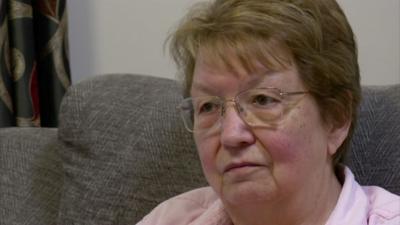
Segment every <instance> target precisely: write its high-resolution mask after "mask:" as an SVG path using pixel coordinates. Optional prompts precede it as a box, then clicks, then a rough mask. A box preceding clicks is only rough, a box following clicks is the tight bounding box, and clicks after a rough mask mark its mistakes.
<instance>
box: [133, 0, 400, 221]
mask: <svg viewBox="0 0 400 225" xmlns="http://www.w3.org/2000/svg"><path fill="white" fill-rule="evenodd" d="M170 43H171V49H172V54H173V57H174V59H175V60H176V62H177V64H178V67H179V68H180V69H181V70H182V74H183V75H184V76H183V79H184V84H185V90H186V92H185V94H186V97H187V98H186V99H184V101H183V102H182V104H181V105H180V106H179V108H180V109H181V111H182V117H183V120H184V122H185V126H186V128H187V129H188V130H189V131H191V132H193V135H194V139H195V142H196V145H197V149H198V153H199V156H200V160H201V164H202V167H203V172H204V174H205V176H206V178H207V181H208V183H209V184H210V186H211V187H205V188H200V189H197V190H193V191H190V192H188V193H184V194H182V195H179V196H177V197H174V198H172V199H170V200H167V201H166V202H164V203H162V204H160V205H159V206H158V207H157V208H155V209H154V210H153V211H152V212H151V213H150V214H149V215H147V216H146V217H145V218H144V219H143V220H142V221H141V222H139V224H141V225H145V224H151V225H181V224H182V225H183V224H198V225H211V224H214V225H217V224H218V225H228V224H234V225H258V224H259V225H267V224H271V225H300V224H301V225H305V224H310V225H311V224H312V225H320V224H321V225H322V224H330V225H361V224H362V225H364V224H369V225H372V224H385V225H389V224H390V225H395V224H396V225H399V224H400V209H399V208H400V198H399V196H396V195H394V194H391V193H389V192H387V191H385V190H383V189H381V188H379V187H362V186H360V185H359V184H358V183H357V182H356V181H355V180H354V176H353V174H352V173H351V171H350V170H349V169H348V168H346V167H345V166H344V165H342V164H341V162H342V159H343V155H344V152H345V151H346V149H347V146H348V143H349V141H350V138H351V135H352V133H353V130H354V126H355V123H356V116H357V107H358V104H359V102H360V83H359V68H358V63H357V49H356V43H355V41H354V36H353V32H352V30H351V27H350V26H349V24H348V21H347V19H346V17H345V15H344V14H343V11H342V10H341V8H340V7H339V5H338V4H337V3H336V2H335V0H215V1H213V2H211V3H203V4H201V5H197V7H195V8H193V10H192V11H190V12H189V13H188V15H187V17H186V18H185V19H184V20H183V21H182V23H181V24H180V25H179V27H178V28H177V30H176V31H175V32H174V33H173V35H172V36H171V39H170Z"/></svg>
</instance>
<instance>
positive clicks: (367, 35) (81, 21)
mask: <svg viewBox="0 0 400 225" xmlns="http://www.w3.org/2000/svg"><path fill="white" fill-rule="evenodd" d="M338 1H339V3H340V4H341V5H342V6H343V8H344V10H345V11H346V13H347V15H348V18H349V20H350V23H351V24H352V26H353V29H354V31H355V33H356V35H357V39H358V44H359V53H360V58H359V61H360V66H361V73H362V75H361V78H362V83H363V84H392V83H400V65H399V61H400V56H399V55H400V45H399V43H400V22H399V21H400V1H399V0H384V1H379V0H338ZM194 2H198V0H69V1H68V9H69V12H68V13H69V32H70V33H69V36H70V37H69V38H70V40H69V41H70V58H71V70H72V79H73V82H77V81H79V80H82V79H84V78H85V77H88V76H93V75H98V74H104V73H116V72H121V73H141V74H149V75H154V76H160V77H169V78H174V76H175V71H176V70H175V67H174V64H173V63H172V61H171V60H170V59H169V57H168V54H167V53H164V52H163V42H164V40H165V37H166V34H167V32H168V30H169V29H171V27H172V26H173V25H174V24H176V22H177V21H178V20H179V18H181V17H182V16H183V14H184V12H185V9H186V8H187V7H188V6H189V5H191V4H192V3H194Z"/></svg>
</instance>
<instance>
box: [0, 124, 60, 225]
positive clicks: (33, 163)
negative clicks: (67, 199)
mask: <svg viewBox="0 0 400 225" xmlns="http://www.w3.org/2000/svg"><path fill="white" fill-rule="evenodd" d="M56 141H57V129H54V128H2V129H0V171H1V172H0V178H1V179H0V225H22V224H43V225H46V224H56V222H57V217H58V206H59V199H60V196H61V188H62V185H63V173H62V163H61V160H60V157H59V155H58V152H57V149H56V146H57V145H56Z"/></svg>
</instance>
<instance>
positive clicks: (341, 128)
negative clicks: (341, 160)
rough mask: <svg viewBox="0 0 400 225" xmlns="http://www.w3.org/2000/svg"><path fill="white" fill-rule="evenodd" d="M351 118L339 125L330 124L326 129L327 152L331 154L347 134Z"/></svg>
mask: <svg viewBox="0 0 400 225" xmlns="http://www.w3.org/2000/svg"><path fill="white" fill-rule="evenodd" d="M350 126H351V119H349V120H347V121H346V122H344V123H342V124H341V125H336V126H335V125H332V126H330V128H329V130H328V135H329V137H328V153H329V154H330V155H331V156H333V155H334V154H335V153H336V151H337V150H338V148H339V147H340V145H342V143H343V142H344V140H345V139H346V137H347V135H348V134H349V130H350Z"/></svg>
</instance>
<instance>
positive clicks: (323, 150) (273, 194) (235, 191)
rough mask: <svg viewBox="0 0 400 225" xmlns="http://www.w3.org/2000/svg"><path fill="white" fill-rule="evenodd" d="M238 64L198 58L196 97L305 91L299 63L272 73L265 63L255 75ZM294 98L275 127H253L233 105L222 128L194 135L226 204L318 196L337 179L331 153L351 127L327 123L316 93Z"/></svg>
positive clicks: (193, 91) (211, 180) (207, 172)
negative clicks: (258, 90) (231, 65)
mask: <svg viewBox="0 0 400 225" xmlns="http://www.w3.org/2000/svg"><path fill="white" fill-rule="evenodd" d="M234 68H235V69H233V70H226V69H223V67H215V66H212V65H211V64H207V63H205V62H204V60H203V58H202V57H201V56H200V57H198V59H197V61H196V66H195V70H194V77H193V84H192V89H191V95H192V97H199V96H204V95H214V96H220V97H222V98H225V99H232V98H234V97H235V96H236V95H237V94H238V93H239V92H241V91H243V90H247V89H251V88H258V87H276V88H279V89H281V90H282V91H286V92H291V91H305V87H304V86H303V84H302V82H301V80H300V77H299V75H298V73H297V71H296V68H295V67H290V68H288V69H286V70H284V71H278V72H271V71H268V70H267V68H263V67H262V66H260V67H259V71H258V72H256V73H254V74H248V73H247V72H246V71H245V70H244V69H243V68H242V67H240V66H239V64H238V63H236V64H235V63H234ZM290 98H291V100H293V101H295V102H296V104H294V106H293V107H292V108H291V110H290V112H288V113H287V114H285V116H284V117H282V119H281V121H280V122H279V123H277V124H276V126H274V127H269V128H267V127H263V128H251V127H249V126H248V125H246V123H245V122H244V121H243V120H242V119H241V118H240V117H239V115H238V114H237V112H236V110H235V109H234V107H231V106H232V103H228V104H227V108H226V111H225V114H224V116H223V119H222V120H221V121H222V122H221V127H220V129H219V130H218V131H217V132H213V133H207V132H203V133H195V134H194V138H195V141H196V145H197V148H198V152H199V156H200V160H201V163H202V167H203V171H204V174H205V176H206V178H207V180H208V182H209V184H210V185H211V186H212V188H213V189H214V190H215V191H216V192H217V194H218V195H219V196H220V197H221V199H222V201H223V202H225V203H227V204H232V205H240V204H243V203H246V202H251V203H252V204H255V203H256V202H258V201H262V202H276V201H281V202H285V201H292V200H293V199H296V198H297V197H298V196H301V195H307V194H310V193H309V192H311V194H312V192H313V190H315V189H318V188H319V187H321V185H324V182H328V180H329V179H332V176H333V177H334V174H333V172H332V163H331V156H332V155H333V154H334V153H335V151H336V149H337V148H338V147H339V146H340V144H341V143H342V141H343V140H344V138H345V136H346V135H347V128H344V129H333V128H331V127H330V126H329V125H326V124H323V123H322V119H321V117H320V113H319V111H318V107H317V104H316V102H315V100H314V98H313V97H312V96H311V95H310V94H305V95H299V96H293V97H290ZM303 197H305V196H303Z"/></svg>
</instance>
